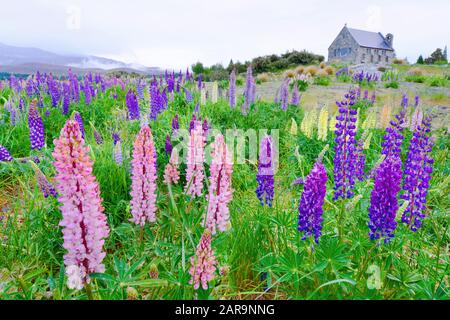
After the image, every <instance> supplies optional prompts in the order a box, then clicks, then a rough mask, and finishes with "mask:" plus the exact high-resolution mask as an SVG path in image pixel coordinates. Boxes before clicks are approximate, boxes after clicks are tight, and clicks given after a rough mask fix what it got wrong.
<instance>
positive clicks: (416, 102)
mask: <svg viewBox="0 0 450 320" xmlns="http://www.w3.org/2000/svg"><path fill="white" fill-rule="evenodd" d="M418 105H419V96H415V97H414V107H416V108H417V106H418Z"/></svg>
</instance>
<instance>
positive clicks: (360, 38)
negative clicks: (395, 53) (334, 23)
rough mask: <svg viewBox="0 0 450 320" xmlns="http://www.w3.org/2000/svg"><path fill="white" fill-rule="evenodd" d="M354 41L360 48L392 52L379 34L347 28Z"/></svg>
mask: <svg viewBox="0 0 450 320" xmlns="http://www.w3.org/2000/svg"><path fill="white" fill-rule="evenodd" d="M347 30H348V31H349V32H350V34H351V35H352V37H353V38H354V39H355V41H356V42H357V43H358V44H359V45H360V46H362V47H368V48H375V49H384V50H394V49H393V48H392V47H390V46H389V43H388V42H387V41H386V39H385V38H384V36H383V35H382V34H381V33H379V32H371V31H365V30H359V29H352V28H347Z"/></svg>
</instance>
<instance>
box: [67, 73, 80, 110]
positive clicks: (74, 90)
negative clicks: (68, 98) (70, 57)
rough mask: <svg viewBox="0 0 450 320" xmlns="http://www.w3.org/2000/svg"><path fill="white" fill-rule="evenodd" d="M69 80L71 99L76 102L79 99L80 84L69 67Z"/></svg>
mask: <svg viewBox="0 0 450 320" xmlns="http://www.w3.org/2000/svg"><path fill="white" fill-rule="evenodd" d="M69 81H70V90H71V95H72V100H73V101H74V102H76V103H78V102H79V101H80V86H79V84H78V79H77V77H76V76H75V75H74V74H73V73H72V70H71V69H69Z"/></svg>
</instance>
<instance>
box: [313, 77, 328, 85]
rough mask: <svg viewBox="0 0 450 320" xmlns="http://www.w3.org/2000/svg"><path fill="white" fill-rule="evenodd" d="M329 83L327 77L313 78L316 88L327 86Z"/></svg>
mask: <svg viewBox="0 0 450 320" xmlns="http://www.w3.org/2000/svg"><path fill="white" fill-rule="evenodd" d="M330 83H331V79H330V77H327V76H317V77H315V78H314V84H316V85H318V86H329V85H330Z"/></svg>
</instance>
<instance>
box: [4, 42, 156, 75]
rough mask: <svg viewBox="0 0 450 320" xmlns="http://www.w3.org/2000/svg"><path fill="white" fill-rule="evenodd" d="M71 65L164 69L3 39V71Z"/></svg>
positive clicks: (61, 69)
mask: <svg viewBox="0 0 450 320" xmlns="http://www.w3.org/2000/svg"><path fill="white" fill-rule="evenodd" d="M69 68H71V69H72V71H73V72H75V73H79V74H83V73H86V72H88V71H92V72H99V73H105V72H111V71H125V72H136V73H140V74H149V75H153V74H160V73H161V72H162V70H161V69H159V68H157V67H146V66H141V65H137V64H127V63H124V62H121V61H117V60H113V59H107V58H102V57H97V56H80V55H77V56H75V55H74V56H66V55H60V54H56V53H53V52H49V51H45V50H41V49H37V48H24V47H15V46H9V45H5V44H2V43H0V72H10V73H11V72H14V73H34V72H36V71H38V70H39V71H40V72H47V73H48V72H52V73H53V74H56V75H60V74H66V73H67V71H68V69H69Z"/></svg>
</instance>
